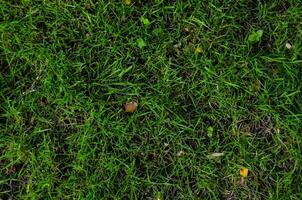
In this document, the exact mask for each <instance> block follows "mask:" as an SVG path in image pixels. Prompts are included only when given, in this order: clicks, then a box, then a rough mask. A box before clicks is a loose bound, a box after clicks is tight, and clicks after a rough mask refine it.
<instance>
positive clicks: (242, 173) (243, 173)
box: [239, 167, 249, 177]
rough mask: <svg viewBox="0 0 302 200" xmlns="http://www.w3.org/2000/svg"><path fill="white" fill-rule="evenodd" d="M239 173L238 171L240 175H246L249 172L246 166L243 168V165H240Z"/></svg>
mask: <svg viewBox="0 0 302 200" xmlns="http://www.w3.org/2000/svg"><path fill="white" fill-rule="evenodd" d="M239 173H240V175H241V176H242V177H247V175H248V174H249V170H248V169H247V168H245V167H242V168H241V169H240V171H239Z"/></svg>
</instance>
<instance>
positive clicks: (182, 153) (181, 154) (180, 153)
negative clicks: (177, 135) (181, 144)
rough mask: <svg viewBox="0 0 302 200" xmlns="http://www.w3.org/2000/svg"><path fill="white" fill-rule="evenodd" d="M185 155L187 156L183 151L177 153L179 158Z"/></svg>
mask: <svg viewBox="0 0 302 200" xmlns="http://www.w3.org/2000/svg"><path fill="white" fill-rule="evenodd" d="M184 155H185V152H184V151H182V150H181V151H179V152H178V153H177V156H178V157H183V156H184Z"/></svg>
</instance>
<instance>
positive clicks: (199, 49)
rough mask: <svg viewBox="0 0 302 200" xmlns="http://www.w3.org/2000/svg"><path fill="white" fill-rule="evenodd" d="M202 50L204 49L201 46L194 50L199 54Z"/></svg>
mask: <svg viewBox="0 0 302 200" xmlns="http://www.w3.org/2000/svg"><path fill="white" fill-rule="evenodd" d="M201 52H202V49H201V48H200V47H197V48H196V49H195V51H194V53H195V54H196V55H197V54H200V53H201Z"/></svg>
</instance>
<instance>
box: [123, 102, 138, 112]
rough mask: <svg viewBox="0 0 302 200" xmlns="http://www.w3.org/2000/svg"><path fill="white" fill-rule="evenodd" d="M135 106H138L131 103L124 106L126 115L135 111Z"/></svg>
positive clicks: (135, 103)
mask: <svg viewBox="0 0 302 200" xmlns="http://www.w3.org/2000/svg"><path fill="white" fill-rule="evenodd" d="M137 106H138V104H137V102H134V101H131V102H129V103H126V104H125V105H124V110H125V112H126V113H133V112H135V111H136V110H137Z"/></svg>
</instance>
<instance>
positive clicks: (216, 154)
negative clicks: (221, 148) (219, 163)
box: [209, 153, 224, 158]
mask: <svg viewBox="0 0 302 200" xmlns="http://www.w3.org/2000/svg"><path fill="white" fill-rule="evenodd" d="M223 155H224V153H212V154H210V155H209V158H216V157H221V156H223Z"/></svg>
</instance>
